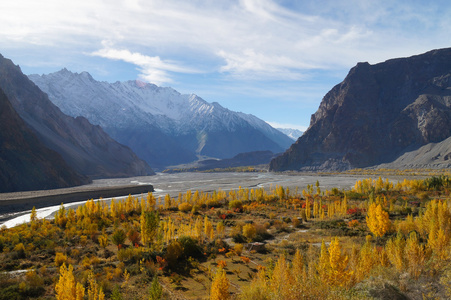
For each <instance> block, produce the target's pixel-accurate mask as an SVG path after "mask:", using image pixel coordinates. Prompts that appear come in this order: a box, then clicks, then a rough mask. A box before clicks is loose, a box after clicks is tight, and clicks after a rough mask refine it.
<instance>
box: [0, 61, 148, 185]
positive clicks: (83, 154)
mask: <svg viewBox="0 0 451 300" xmlns="http://www.w3.org/2000/svg"><path fill="white" fill-rule="evenodd" d="M0 88H1V89H3V91H4V92H5V94H6V95H7V97H8V99H9V100H10V102H11V104H12V106H13V107H14V109H15V110H16V112H17V113H18V114H19V116H20V117H21V118H22V119H23V120H24V121H25V123H26V124H27V125H28V126H29V127H30V128H31V129H32V130H33V132H34V133H35V134H36V136H37V137H38V139H39V140H41V141H42V142H43V143H44V144H45V145H46V146H47V147H48V148H50V149H52V150H54V151H56V152H58V153H59V154H60V155H61V156H62V157H63V159H64V160H65V161H66V163H67V164H68V165H69V166H70V167H71V168H73V169H74V170H76V171H77V172H78V173H80V174H83V175H86V176H89V177H91V178H98V177H122V176H124V177H125V176H136V175H150V174H153V171H152V169H151V168H150V167H149V166H148V165H147V163H145V162H144V161H142V160H140V159H139V158H138V157H137V156H136V155H135V154H134V153H133V152H132V151H131V150H130V149H129V148H128V147H126V146H124V145H121V144H119V143H117V142H116V141H114V140H113V139H112V138H111V137H109V136H108V135H107V134H106V133H105V132H104V131H103V130H102V128H100V127H99V126H93V125H92V124H90V123H89V121H88V120H87V119H85V118H83V117H77V118H73V117H69V116H67V115H65V114H63V113H62V112H61V110H60V109H59V108H57V107H56V106H55V105H54V104H53V103H52V102H51V101H50V100H49V99H48V97H47V95H46V94H45V93H43V92H42V91H41V90H40V89H39V88H38V87H37V86H36V85H35V84H34V83H33V82H31V81H30V80H29V79H28V78H27V76H25V75H24V74H23V73H22V72H21V70H20V68H19V67H18V66H15V65H14V64H13V63H12V62H11V60H9V59H6V58H4V57H3V56H1V55H0Z"/></svg>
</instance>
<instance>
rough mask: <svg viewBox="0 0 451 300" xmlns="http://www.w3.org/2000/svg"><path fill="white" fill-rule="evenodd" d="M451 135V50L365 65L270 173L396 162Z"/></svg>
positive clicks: (335, 93) (274, 162)
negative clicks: (409, 152) (413, 151)
mask: <svg viewBox="0 0 451 300" xmlns="http://www.w3.org/2000/svg"><path fill="white" fill-rule="evenodd" d="M449 136H451V48H448V49H440V50H433V51H430V52H427V53H425V54H421V55H416V56H412V57H409V58H399V59H392V60H388V61H386V62H383V63H379V64H376V65H370V64H368V63H358V64H357V65H356V66H355V67H354V68H352V69H351V70H350V72H349V74H348V75H347V77H346V78H345V79H344V81H343V82H341V83H340V84H338V85H336V86H335V87H334V88H333V89H332V90H331V91H330V92H328V93H327V94H326V96H325V97H324V98H323V100H322V102H321V104H320V106H319V109H318V111H317V112H316V113H315V114H314V115H312V118H311V122H310V126H309V128H308V130H307V131H306V132H305V133H304V134H303V135H302V136H301V137H300V138H299V139H298V140H297V141H296V143H295V144H293V145H292V146H291V147H290V148H289V149H288V150H287V151H286V152H285V153H284V154H283V155H281V156H279V157H277V158H275V159H274V160H272V161H271V164H270V170H272V171H283V170H312V171H317V170H345V169H350V168H362V167H368V166H374V165H378V164H381V163H388V162H392V161H394V160H395V159H397V158H398V157H400V156H401V155H402V154H404V153H405V152H406V151H412V150H415V149H418V148H419V147H421V146H423V145H426V144H428V143H432V142H441V141H443V140H444V139H446V138H448V137H449Z"/></svg>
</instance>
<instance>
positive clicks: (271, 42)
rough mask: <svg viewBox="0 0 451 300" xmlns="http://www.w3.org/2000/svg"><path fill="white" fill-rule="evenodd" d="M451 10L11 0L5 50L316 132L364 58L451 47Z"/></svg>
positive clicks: (384, 2)
mask: <svg viewBox="0 0 451 300" xmlns="http://www.w3.org/2000/svg"><path fill="white" fill-rule="evenodd" d="M450 16H451V2H450V1H449V0H446V1H420V0H397V1H393V0H379V1H376V0H374V1H369V0H355V1H350V0H349V1H348V0H340V1H336V0H331V1H318V0H302V1H301V0H299V1H296V0H180V1H179V0H124V1H120V0H76V1H74V0H72V1H67V0H39V1H36V0H13V1H6V0H5V1H0V53H1V54H2V55H3V56H4V57H7V58H10V59H12V60H13V62H14V63H15V64H18V65H20V67H21V69H22V71H23V72H24V73H25V74H47V73H51V72H56V71H58V70H60V69H62V68H64V67H65V68H67V69H69V70H70V71H72V72H82V71H87V72H89V73H90V74H91V75H92V76H93V77H94V79H96V80H99V81H108V82H115V81H125V80H134V79H139V80H141V81H146V82H151V83H154V84H157V85H159V86H169V87H172V88H174V89H176V90H177V91H179V92H180V93H183V94H191V93H194V94H196V95H198V96H200V97H201V98H203V99H204V100H206V101H208V102H218V103H220V104H221V105H222V106H224V107H226V108H228V109H230V110H233V111H240V112H244V113H250V114H253V115H255V116H257V117H259V118H261V119H263V120H265V121H267V122H268V123H270V124H271V125H273V126H275V127H284V128H296V129H301V130H305V129H306V128H307V127H308V126H309V123H310V116H311V114H313V113H314V112H315V111H316V110H317V109H318V107H319V104H320V102H321V100H322V98H323V96H324V95H325V94H326V93H327V92H328V91H329V90H330V89H332V88H333V86H335V85H336V84H338V83H340V82H341V81H342V80H343V79H344V78H345V76H346V75H347V73H348V72H349V69H350V68H352V67H353V66H355V65H356V64H357V62H365V61H367V62H369V63H370V64H375V63H379V62H383V61H385V60H387V59H391V58H396V57H408V56H412V55H416V54H421V53H424V52H427V51H429V50H432V49H438V48H447V47H450V46H451V34H450V32H451V18H450Z"/></svg>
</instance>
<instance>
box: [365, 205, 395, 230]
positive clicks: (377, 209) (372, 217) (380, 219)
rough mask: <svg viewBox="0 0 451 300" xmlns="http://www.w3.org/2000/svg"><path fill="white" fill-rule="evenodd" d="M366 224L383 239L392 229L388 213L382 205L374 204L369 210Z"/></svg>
mask: <svg viewBox="0 0 451 300" xmlns="http://www.w3.org/2000/svg"><path fill="white" fill-rule="evenodd" d="M366 224H367V226H368V228H369V229H370V231H371V232H372V233H373V234H374V235H375V236H376V237H382V236H384V234H385V233H386V232H387V231H388V229H390V218H389V215H388V212H386V211H384V209H383V208H382V205H381V204H376V203H372V204H371V205H370V207H369V208H368V215H367V217H366Z"/></svg>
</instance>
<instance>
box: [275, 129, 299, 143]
mask: <svg viewBox="0 0 451 300" xmlns="http://www.w3.org/2000/svg"><path fill="white" fill-rule="evenodd" d="M276 129H277V130H279V131H280V132H282V133H284V134H285V135H286V136H288V137H289V138H290V139H292V140H293V141H296V140H297V139H298V138H299V137H300V136H301V135H302V134H303V133H304V132H303V131H300V130H299V129H294V128H276Z"/></svg>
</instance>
